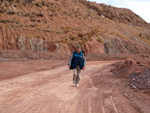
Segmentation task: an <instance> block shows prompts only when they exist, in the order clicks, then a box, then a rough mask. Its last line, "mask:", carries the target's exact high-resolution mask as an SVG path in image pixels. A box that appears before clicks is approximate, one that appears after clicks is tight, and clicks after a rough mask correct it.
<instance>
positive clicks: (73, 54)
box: [70, 51, 85, 69]
mask: <svg viewBox="0 0 150 113" xmlns="http://www.w3.org/2000/svg"><path fill="white" fill-rule="evenodd" d="M83 54H84V56H85V52H84V51H82V62H83V63H84V59H83ZM74 55H75V52H73V58H74ZM73 58H72V61H71V67H70V69H73V67H72V64H73Z"/></svg>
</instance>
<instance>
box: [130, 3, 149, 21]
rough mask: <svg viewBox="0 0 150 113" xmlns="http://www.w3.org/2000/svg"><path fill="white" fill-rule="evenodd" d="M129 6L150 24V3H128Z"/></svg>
mask: <svg viewBox="0 0 150 113" xmlns="http://www.w3.org/2000/svg"><path fill="white" fill-rule="evenodd" d="M127 6H128V7H130V9H131V10H132V11H134V12H135V13H136V14H138V15H140V16H141V17H142V18H144V19H145V20H146V21H147V22H150V13H149V11H150V1H137V2H136V1H128V2H127Z"/></svg>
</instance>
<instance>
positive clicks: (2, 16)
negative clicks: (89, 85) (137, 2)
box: [0, 0, 150, 56]
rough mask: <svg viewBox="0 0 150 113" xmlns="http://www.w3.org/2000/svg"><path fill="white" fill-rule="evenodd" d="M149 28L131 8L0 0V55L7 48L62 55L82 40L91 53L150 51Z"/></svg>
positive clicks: (80, 0)
mask: <svg viewBox="0 0 150 113" xmlns="http://www.w3.org/2000/svg"><path fill="white" fill-rule="evenodd" d="M149 28H150V25H149V24H148V23H146V22H145V21H144V20H143V19H142V18H141V17H139V16H138V15H136V14H135V13H133V12H132V11H131V10H129V9H124V8H116V7H112V6H108V5H105V4H96V3H93V2H87V1H86V0H0V50H1V54H0V56H4V55H3V54H2V53H3V52H2V51H4V50H5V51H8V50H9V52H10V50H11V51H18V50H20V51H23V52H27V51H33V52H50V53H56V54H59V55H60V56H61V55H62V54H70V53H71V52H72V51H73V50H74V48H75V47H76V45H78V44H80V45H81V46H82V48H83V50H85V51H86V53H104V54H122V53H129V54H135V53H148V52H150V30H149ZM16 54H17V53H16ZM62 56H63V55H62Z"/></svg>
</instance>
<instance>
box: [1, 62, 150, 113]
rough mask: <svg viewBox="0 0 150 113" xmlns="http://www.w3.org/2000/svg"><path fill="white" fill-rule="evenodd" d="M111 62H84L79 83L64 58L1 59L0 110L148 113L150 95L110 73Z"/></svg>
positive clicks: (21, 112) (15, 112) (20, 112)
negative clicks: (77, 85) (74, 80)
mask: <svg viewBox="0 0 150 113" xmlns="http://www.w3.org/2000/svg"><path fill="white" fill-rule="evenodd" d="M115 62H117V61H89V62H87V67H86V70H85V71H82V73H81V81H80V84H79V87H73V86H72V71H70V70H69V69H68V66H67V61H62V60H60V61H25V62H23V61H17V62H16V61H7V62H1V63H0V113H149V112H150V103H149V102H150V96H149V95H148V94H146V93H143V92H141V91H139V90H135V89H134V90H133V89H131V88H129V87H128V85H127V79H126V78H119V77H117V76H116V75H114V74H112V73H111V72H110V70H111V68H112V66H113V65H111V64H113V63H115ZM6 67H7V68H6Z"/></svg>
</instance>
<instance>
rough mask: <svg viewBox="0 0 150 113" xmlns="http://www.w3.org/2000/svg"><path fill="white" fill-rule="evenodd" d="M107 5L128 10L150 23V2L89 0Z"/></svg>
mask: <svg viewBox="0 0 150 113" xmlns="http://www.w3.org/2000/svg"><path fill="white" fill-rule="evenodd" d="M87 1H92V2H97V3H104V4H107V5H111V6H115V7H121V8H128V9H130V10H132V11H133V12H134V13H136V14H137V15H139V16H140V17H142V18H143V19H144V20H145V21H146V22H148V23H150V0H87Z"/></svg>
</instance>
